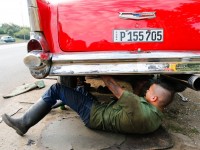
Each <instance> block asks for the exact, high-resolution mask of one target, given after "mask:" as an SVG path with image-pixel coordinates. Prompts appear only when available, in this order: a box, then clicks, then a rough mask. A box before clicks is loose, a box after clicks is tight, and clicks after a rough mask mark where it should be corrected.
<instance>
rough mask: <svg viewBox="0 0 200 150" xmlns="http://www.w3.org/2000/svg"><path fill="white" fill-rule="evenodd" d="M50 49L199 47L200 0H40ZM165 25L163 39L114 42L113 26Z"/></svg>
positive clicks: (182, 48) (126, 27) (93, 49)
mask: <svg viewBox="0 0 200 150" xmlns="http://www.w3.org/2000/svg"><path fill="white" fill-rule="evenodd" d="M37 1H38V7H39V14H40V20H41V27H42V29H43V32H44V34H45V37H46V39H47V42H48V44H49V47H50V50H51V52H59V53H61V52H63V51H65V52H67V51H105V50H107V51H117V50H121V51H135V50H138V49H141V50H146V51H152V50H181V51H182V50H192V51H200V9H199V8H200V1H199V0H175V1H174V0H168V1H163V0H149V1H146V0H134V1H133V0H123V1H122V0H98V1H93V0H87V1H86V0H74V1H72V0H62V1H61V2H60V3H59V4H58V5H57V4H55V3H51V0H48V1H44V0H37ZM146 11H148V12H152V11H155V12H156V18H154V19H150V20H139V21H135V20H124V19H120V18H119V17H118V15H119V13H118V12H146ZM140 28H141V29H149V28H163V29H164V42H162V43H159V42H149V43H114V42H113V30H114V29H140Z"/></svg>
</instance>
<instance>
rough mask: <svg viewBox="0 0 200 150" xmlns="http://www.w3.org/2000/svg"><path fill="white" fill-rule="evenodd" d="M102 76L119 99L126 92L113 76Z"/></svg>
mask: <svg viewBox="0 0 200 150" xmlns="http://www.w3.org/2000/svg"><path fill="white" fill-rule="evenodd" d="M101 78H102V80H103V82H104V83H105V85H106V86H107V87H108V88H109V90H110V91H111V92H112V93H113V94H114V96H116V97H117V98H118V99H119V98H120V97H121V96H122V94H123V92H124V90H123V89H122V88H121V87H120V85H119V84H118V83H117V82H116V81H115V80H114V79H113V78H112V77H111V76H101Z"/></svg>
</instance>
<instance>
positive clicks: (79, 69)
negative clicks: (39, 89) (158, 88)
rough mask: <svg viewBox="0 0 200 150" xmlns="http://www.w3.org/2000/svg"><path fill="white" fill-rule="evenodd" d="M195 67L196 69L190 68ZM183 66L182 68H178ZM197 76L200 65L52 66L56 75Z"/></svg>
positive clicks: (104, 64)
mask: <svg viewBox="0 0 200 150" xmlns="http://www.w3.org/2000/svg"><path fill="white" fill-rule="evenodd" d="M191 65H194V67H195V68H197V69H196V70H195V69H194V68H191V67H190V66H191ZM178 66H181V67H178ZM162 73H165V74H188V73H191V74H197V73H200V63H199V62H198V63H183V64H179V63H178V62H157V63H156V62H152V63H151V62H144V63H143V62H129V63H113V64H106V63H101V64H99V63H96V64H95V63H94V64H66V65H59V64H52V66H51V69H50V74H49V75H52V76H55V75H102V74H112V75H119V74H126V75H128V74H129V75H130V74H162Z"/></svg>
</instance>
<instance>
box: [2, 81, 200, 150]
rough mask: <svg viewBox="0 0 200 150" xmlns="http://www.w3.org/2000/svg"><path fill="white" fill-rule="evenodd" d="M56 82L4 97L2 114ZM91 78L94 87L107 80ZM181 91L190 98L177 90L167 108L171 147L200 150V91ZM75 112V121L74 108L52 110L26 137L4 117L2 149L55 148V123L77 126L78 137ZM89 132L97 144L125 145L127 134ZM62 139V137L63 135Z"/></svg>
mask: <svg viewBox="0 0 200 150" xmlns="http://www.w3.org/2000/svg"><path fill="white" fill-rule="evenodd" d="M55 82H56V81H52V80H49V81H48V80H45V84H46V87H45V88H44V89H42V90H35V91H30V92H28V93H24V94H22V95H19V96H16V97H13V98H10V99H6V100H5V99H2V98H1V101H0V104H1V109H0V115H2V114H3V113H5V112H6V113H8V114H10V115H11V114H14V116H15V117H17V116H20V115H22V114H23V113H24V112H25V111H26V110H27V109H28V108H29V107H30V106H31V105H32V104H33V103H34V102H35V101H36V100H37V99H39V97H40V95H41V94H42V93H43V92H44V91H45V90H46V89H48V87H49V86H50V85H51V84H53V83H55ZM87 82H88V83H90V84H91V86H92V87H93V88H94V89H96V88H97V87H99V85H103V82H102V81H101V80H99V79H98V80H97V79H87ZM121 84H122V86H123V87H124V88H127V89H130V85H128V84H125V83H121ZM181 94H183V95H184V96H185V97H187V98H188V99H189V100H188V101H187V102H186V101H182V100H181V97H180V96H179V95H177V94H176V95H175V97H174V100H173V102H172V103H171V104H170V106H169V107H168V108H167V109H166V110H165V112H164V114H165V119H164V122H163V127H164V128H165V129H166V130H167V131H168V133H169V134H170V137H171V138H172V140H173V144H174V145H173V147H172V148H170V149H171V150H200V117H199V116H200V93H199V92H196V91H193V90H191V89H186V90H185V91H184V92H182V93H181ZM102 99H104V97H103V96H102ZM21 108H22V109H21ZM16 110H19V111H18V112H16ZM74 116H75V120H71V121H72V122H73V121H74V122H75V121H77V120H76V115H75V113H74V112H73V111H72V110H67V111H62V110H60V109H55V110H53V111H52V112H51V113H50V114H48V115H47V117H45V119H43V120H42V121H41V122H39V123H38V124H37V125H36V126H34V128H31V129H30V131H29V132H28V133H27V134H26V135H25V136H24V137H20V136H18V135H17V134H16V133H15V131H13V130H11V129H10V128H8V127H7V126H6V125H5V123H3V122H1V120H0V128H1V130H0V149H9V150H14V149H15V150H18V149H27V150H44V149H47V150H50V149H54V148H53V147H51V146H50V145H51V143H50V144H49V145H48V144H47V141H48V140H49V139H48V137H50V136H49V128H52V126H53V125H54V127H55V126H56V129H57V131H58V130H59V128H60V130H61V131H62V130H65V128H64V129H63V128H62V127H63V126H65V124H69V126H68V129H69V130H70V128H71V129H73V130H72V131H74V132H75V133H74V134H76V137H75V139H76V140H77V138H78V137H79V136H81V135H80V134H79V131H78V130H77V132H76V131H75V128H74V124H70V122H66V121H67V120H66V118H68V119H69V118H70V117H74ZM0 119H1V118H0ZM77 124H79V123H77ZM77 128H84V127H82V126H77ZM51 131H52V130H51ZM86 132H87V134H88V136H89V139H90V140H92V141H94V140H93V139H98V140H96V143H95V144H97V143H98V144H99V146H100V147H101V146H104V145H105V144H106V141H107V142H108V144H113V145H117V146H116V147H115V148H114V149H123V148H120V146H118V145H120V144H119V143H120V141H121V140H122V139H123V138H124V137H122V136H121V135H120V136H118V137H117V136H116V135H112V134H108V135H103V136H102V134H100V135H101V136H99V135H98V138H96V137H95V135H96V131H95V132H94V131H90V130H89V131H88V130H87V131H85V128H84V132H83V133H86ZM91 132H92V133H91ZM52 134H53V135H51V137H52V136H53V139H54V138H55V139H56V137H59V136H60V137H62V136H64V135H63V134H64V133H63V132H57V133H52ZM66 134H67V133H66ZM71 134H72V133H71ZM61 135H62V136H61ZM77 135H78V137H77ZM91 135H92V137H91ZM93 136H94V137H93ZM99 137H101V138H102V139H104V140H105V139H106V140H105V141H104V142H102V139H99ZM106 137H107V138H106ZM65 138H66V137H65ZM110 138H113V140H110ZM45 140H46V141H45ZM51 140H52V138H51ZM59 141H62V138H60V139H59ZM45 142H46V143H45ZM52 142H53V141H52ZM87 142H88V141H87ZM90 142H91V141H89V143H90ZM65 143H66V142H65ZM83 143H84V142H83ZM55 146H57V149H70V150H72V148H70V147H68V148H63V145H62V144H61V143H59V142H57V145H55V144H54V147H55ZM68 146H69V145H68ZM79 146H82V145H80V144H79ZM80 149H81V148H80ZM91 149H93V150H97V149H95V148H91ZM98 149H104V148H98ZM109 149H110V150H111V148H107V149H106V150H109ZM129 149H131V148H129ZM74 150H76V149H74Z"/></svg>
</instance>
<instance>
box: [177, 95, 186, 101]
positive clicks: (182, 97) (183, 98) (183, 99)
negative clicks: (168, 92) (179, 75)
mask: <svg viewBox="0 0 200 150" xmlns="http://www.w3.org/2000/svg"><path fill="white" fill-rule="evenodd" d="M177 94H178V95H179V96H180V97H181V100H182V101H183V102H188V101H189V99H188V98H187V97H185V96H183V94H181V93H177Z"/></svg>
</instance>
